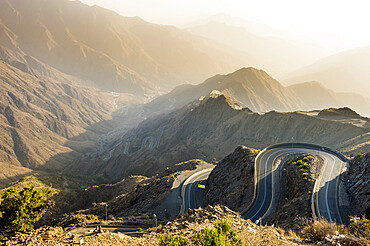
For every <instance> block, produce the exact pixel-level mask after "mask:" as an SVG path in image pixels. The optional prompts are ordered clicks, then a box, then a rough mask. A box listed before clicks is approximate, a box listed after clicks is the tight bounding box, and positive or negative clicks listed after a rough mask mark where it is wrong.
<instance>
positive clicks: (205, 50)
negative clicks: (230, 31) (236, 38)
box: [0, 0, 253, 96]
mask: <svg viewBox="0 0 370 246" xmlns="http://www.w3.org/2000/svg"><path fill="white" fill-rule="evenodd" d="M0 4H1V9H0V43H1V45H2V46H3V47H5V48H7V49H10V50H11V51H12V52H15V53H17V54H18V55H17V56H18V57H21V59H20V60H16V62H18V63H21V64H18V65H19V66H23V67H26V65H27V66H28V67H29V64H28V63H29V61H27V62H26V63H25V62H24V59H23V58H22V57H24V56H27V58H28V59H34V60H37V61H39V62H40V63H41V64H44V65H47V66H49V67H51V68H53V69H56V70H58V71H59V72H61V73H63V74H67V75H69V76H73V77H75V78H78V80H79V81H74V82H78V83H79V84H83V85H89V86H95V87H98V88H101V89H105V90H110V91H121V92H129V93H133V94H136V95H141V96H144V95H148V94H150V95H153V94H156V93H158V91H162V92H163V91H166V90H168V89H172V88H174V86H176V85H179V84H183V83H194V82H198V81H201V80H204V79H205V78H207V77H209V76H211V75H213V74H216V73H220V72H226V71H230V70H231V69H236V68H237V67H241V66H245V65H248V64H250V63H251V62H250V61H252V60H253V58H252V57H251V56H249V55H248V54H246V53H243V52H241V51H239V50H236V49H232V48H230V47H227V46H226V45H223V44H220V43H218V42H214V41H211V40H208V39H205V38H201V37H199V36H196V35H192V34H190V33H188V32H185V31H182V30H180V29H178V28H175V27H171V26H163V25H155V24H151V23H148V22H146V21H144V20H142V19H140V18H138V17H133V18H131V17H123V16H120V15H118V14H116V13H115V12H113V11H109V10H106V9H103V8H100V7H98V6H93V7H90V6H87V5H84V4H82V3H80V2H78V1H67V0H32V1H31V0H25V1H24V0H0ZM3 49H4V48H3ZM0 58H1V57H0ZM1 59H3V60H4V58H1ZM19 66H18V67H19ZM44 67H45V66H44ZM33 70H36V69H35V68H34V69H33ZM39 70H43V68H42V67H39ZM39 73H41V72H40V71H39ZM72 82H73V79H72Z"/></svg>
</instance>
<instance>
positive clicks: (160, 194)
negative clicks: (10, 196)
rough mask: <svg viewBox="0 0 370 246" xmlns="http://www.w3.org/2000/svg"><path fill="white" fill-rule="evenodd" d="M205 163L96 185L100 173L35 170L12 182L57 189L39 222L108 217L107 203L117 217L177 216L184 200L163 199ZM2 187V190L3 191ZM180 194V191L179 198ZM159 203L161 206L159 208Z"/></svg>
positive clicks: (19, 185)
mask: <svg viewBox="0 0 370 246" xmlns="http://www.w3.org/2000/svg"><path fill="white" fill-rule="evenodd" d="M202 165H203V166H204V165H207V163H206V162H204V161H201V160H190V161H186V162H183V163H178V164H174V165H171V167H169V168H167V169H165V170H164V171H163V172H160V173H159V174H157V175H155V176H153V177H150V178H148V177H145V176H130V177H128V178H125V179H123V180H120V181H119V182H117V183H113V184H101V185H94V186H93V184H96V183H101V182H103V180H102V179H101V178H100V179H99V177H95V178H87V177H83V176H65V175H57V176H50V175H49V176H47V175H45V174H43V175H42V174H41V175H40V174H35V175H31V176H27V177H24V178H22V179H21V180H19V181H18V182H15V183H13V184H12V185H11V186H12V187H15V188H16V189H21V188H23V187H25V186H27V187H30V186H34V187H35V188H36V189H40V190H42V189H44V188H45V187H49V188H52V189H53V190H54V194H53V196H52V199H53V200H54V201H55V203H56V205H55V206H54V207H53V208H51V209H50V210H48V211H47V213H46V214H44V216H43V217H42V219H41V220H40V221H39V222H38V223H37V225H38V226H42V225H56V224H58V225H64V226H68V225H69V224H71V223H74V224H78V223H76V222H71V221H72V220H74V218H75V217H79V216H80V217H81V216H82V217H83V216H86V215H91V214H93V215H96V216H97V218H99V219H103V218H105V204H108V213H109V215H110V216H114V217H115V218H122V217H132V216H138V215H143V216H146V217H148V216H149V217H150V216H151V214H152V213H153V212H155V213H157V214H158V218H159V219H163V218H173V217H175V216H176V215H177V214H178V212H179V204H180V203H179V202H178V201H177V200H176V201H171V202H172V203H171V202H169V203H166V204H164V205H162V203H163V202H165V200H166V199H167V197H168V196H169V195H170V194H171V193H172V192H173V191H174V190H176V191H178V186H177V185H179V182H181V181H178V180H177V177H178V176H179V175H183V174H185V173H186V172H189V171H192V170H196V169H197V168H198V167H200V166H202ZM180 180H181V179H180ZM176 182H177V183H178V184H177V183H176ZM175 183H176V184H177V185H176V186H175ZM2 191H3V190H0V195H1V193H2ZM176 191H175V192H176ZM179 194H180V192H179V191H178V194H177V193H176V198H177V196H178V195H179ZM159 207H161V209H157V208H159ZM172 208H173V209H172ZM157 210H158V211H157ZM167 210H168V211H170V210H171V211H172V210H174V213H172V214H171V212H166V211H167ZM81 225H82V224H81Z"/></svg>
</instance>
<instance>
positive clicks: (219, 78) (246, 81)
mask: <svg viewBox="0 0 370 246" xmlns="http://www.w3.org/2000/svg"><path fill="white" fill-rule="evenodd" d="M213 90H218V91H220V92H221V93H224V94H226V95H228V96H230V97H231V98H232V99H233V100H234V101H236V102H238V103H240V105H241V106H244V107H248V108H250V109H251V110H252V111H254V112H268V111H272V110H277V111H282V112H289V111H290V112H291V111H296V110H320V109H325V108H329V107H345V106H347V107H350V108H352V109H354V110H356V111H358V112H360V113H361V114H362V115H364V116H370V100H369V99H368V98H365V97H362V96H361V95H358V94H355V93H335V92H333V91H331V90H329V89H327V88H325V87H324V86H323V85H322V84H320V83H319V82H307V83H302V84H297V85H293V86H289V87H284V86H283V85H281V84H280V82H278V81H277V80H275V79H273V78H272V77H271V76H269V75H268V74H267V73H266V72H264V71H263V70H258V69H255V68H252V67H249V68H242V69H239V70H237V71H235V72H234V73H230V74H226V75H216V76H213V77H211V78H209V79H207V80H206V81H204V82H203V83H201V84H199V85H182V86H179V87H177V88H175V89H174V90H173V91H171V92H170V93H168V94H166V95H163V96H161V97H158V98H157V99H155V100H153V101H152V102H150V103H149V104H147V105H145V106H144V109H145V110H146V111H147V112H157V113H161V112H165V111H167V112H168V111H170V110H173V109H176V108H180V107H183V106H185V105H186V104H188V103H190V102H192V101H194V100H197V99H199V98H201V97H202V96H206V95H208V94H209V93H211V92H212V91H213Z"/></svg>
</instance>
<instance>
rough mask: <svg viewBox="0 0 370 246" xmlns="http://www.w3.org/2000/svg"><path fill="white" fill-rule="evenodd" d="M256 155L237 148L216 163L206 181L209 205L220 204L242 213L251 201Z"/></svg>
mask: <svg viewBox="0 0 370 246" xmlns="http://www.w3.org/2000/svg"><path fill="white" fill-rule="evenodd" d="M256 153H257V151H256V150H254V149H250V148H248V147H245V146H239V147H237V148H236V149H235V150H234V152H233V153H231V154H230V155H228V156H226V157H225V158H224V159H223V160H221V161H220V162H219V163H218V165H217V166H216V168H215V169H214V170H213V171H212V173H211V174H210V176H209V178H208V181H207V194H206V195H207V198H208V201H209V202H210V204H222V205H225V206H227V207H229V208H231V209H233V210H235V211H244V210H245V209H246V208H247V207H248V206H249V204H250V203H251V202H252V199H253V189H254V177H253V174H254V159H255V157H256Z"/></svg>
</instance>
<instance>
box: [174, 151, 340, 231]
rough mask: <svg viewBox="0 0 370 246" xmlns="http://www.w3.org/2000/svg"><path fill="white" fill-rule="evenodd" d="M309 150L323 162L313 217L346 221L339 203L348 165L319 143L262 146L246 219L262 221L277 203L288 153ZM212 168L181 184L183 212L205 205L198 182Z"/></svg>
mask: <svg viewBox="0 0 370 246" xmlns="http://www.w3.org/2000/svg"><path fill="white" fill-rule="evenodd" d="M290 153H308V154H311V155H315V156H320V157H321V158H322V159H323V160H324V165H323V167H322V170H321V174H320V176H319V178H318V179H317V180H316V182H315V187H314V191H313V192H312V210H313V215H314V218H315V219H317V218H325V219H326V220H328V221H330V222H337V223H339V224H342V223H343V218H342V216H341V212H340V204H339V198H338V196H339V191H338V190H339V189H338V184H339V181H340V180H339V175H340V174H341V171H342V168H343V166H344V165H345V162H343V161H342V160H341V159H340V158H339V157H338V156H337V155H334V154H333V153H332V152H331V151H328V150H327V149H325V148H323V147H320V146H309V145H307V146H304V145H297V146H294V145H292V146H278V147H272V148H267V149H265V150H263V151H262V152H261V153H260V154H259V155H258V156H257V158H256V160H255V176H256V177H257V178H256V179H255V180H256V183H255V194H254V199H253V202H252V204H251V206H250V207H249V209H248V210H247V211H246V212H245V213H244V214H243V217H244V218H245V219H250V220H252V221H253V222H255V223H261V224H263V223H264V222H265V220H266V218H267V216H268V215H269V213H271V211H272V210H273V209H272V208H273V207H274V204H275V205H276V202H277V200H278V199H277V198H278V197H279V195H280V194H279V191H280V187H279V186H280V184H281V182H280V177H281V175H280V174H281V170H282V165H277V162H278V161H279V160H280V159H281V157H283V156H284V155H286V154H290ZM211 171H212V169H207V170H203V171H200V172H197V173H195V174H193V175H192V176H190V177H189V178H188V179H187V180H186V181H185V182H184V183H183V185H182V189H181V196H182V206H181V209H180V214H184V213H186V211H187V210H188V209H189V208H197V207H199V206H204V203H205V199H204V197H205V191H204V190H203V189H200V188H198V184H205V183H206V180H207V178H208V176H209V174H210V173H211Z"/></svg>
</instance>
